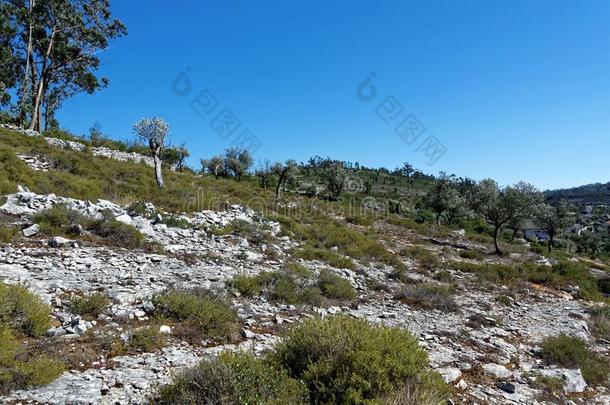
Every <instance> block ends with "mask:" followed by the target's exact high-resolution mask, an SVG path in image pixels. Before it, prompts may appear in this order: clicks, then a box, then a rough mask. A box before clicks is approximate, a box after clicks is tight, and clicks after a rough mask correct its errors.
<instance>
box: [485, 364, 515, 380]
mask: <svg viewBox="0 0 610 405" xmlns="http://www.w3.org/2000/svg"><path fill="white" fill-rule="evenodd" d="M483 371H484V372H485V374H488V375H491V376H494V377H496V378H508V377H510V376H511V375H512V373H511V372H510V370H508V369H507V368H506V367H504V366H502V365H500V364H495V363H487V364H484V365H483Z"/></svg>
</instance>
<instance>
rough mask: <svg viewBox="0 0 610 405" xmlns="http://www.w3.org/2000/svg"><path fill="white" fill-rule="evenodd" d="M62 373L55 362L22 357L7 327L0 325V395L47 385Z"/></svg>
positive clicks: (58, 363) (48, 359)
mask: <svg viewBox="0 0 610 405" xmlns="http://www.w3.org/2000/svg"><path fill="white" fill-rule="evenodd" d="M22 358H25V359H26V360H22ZM63 371H64V366H63V364H62V363H61V362H59V361H57V360H53V359H51V358H49V357H46V356H38V357H29V356H24V353H23V350H22V349H21V348H20V345H19V342H18V341H17V339H15V336H14V334H13V333H12V332H11V330H10V329H9V327H8V326H6V325H2V324H0V394H6V393H8V392H10V391H12V390H15V389H23V388H27V387H32V386H37V385H44V384H48V383H50V382H51V381H53V380H54V379H55V378H57V377H58V376H59V375H60V374H61V373H62V372H63Z"/></svg>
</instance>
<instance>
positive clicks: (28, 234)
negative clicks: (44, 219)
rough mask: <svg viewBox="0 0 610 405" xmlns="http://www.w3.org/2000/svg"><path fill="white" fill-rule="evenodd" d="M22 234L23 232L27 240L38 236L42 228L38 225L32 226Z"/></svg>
mask: <svg viewBox="0 0 610 405" xmlns="http://www.w3.org/2000/svg"><path fill="white" fill-rule="evenodd" d="M22 232H23V236H25V237H26V238H29V237H32V236H34V235H36V234H37V233H38V232H40V226H38V224H34V225H32V226H29V227H27V228H25V229H24V230H23V231H22Z"/></svg>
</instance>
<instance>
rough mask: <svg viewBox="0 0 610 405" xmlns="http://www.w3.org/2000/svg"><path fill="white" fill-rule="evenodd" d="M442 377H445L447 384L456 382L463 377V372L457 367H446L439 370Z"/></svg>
mask: <svg viewBox="0 0 610 405" xmlns="http://www.w3.org/2000/svg"><path fill="white" fill-rule="evenodd" d="M438 372H439V373H440V375H442V376H443V379H444V380H445V382H446V383H447V384H449V383H452V382H454V381H456V380H457V379H458V378H460V377H461V376H462V372H461V371H460V369H459V368H457V367H446V368H441V369H440V370H438Z"/></svg>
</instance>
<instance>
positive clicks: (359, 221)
mask: <svg viewBox="0 0 610 405" xmlns="http://www.w3.org/2000/svg"><path fill="white" fill-rule="evenodd" d="M345 221H346V222H348V223H350V224H354V225H360V226H372V225H373V224H374V223H375V221H374V220H373V218H370V217H364V216H359V215H356V216H351V217H347V218H345Z"/></svg>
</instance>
